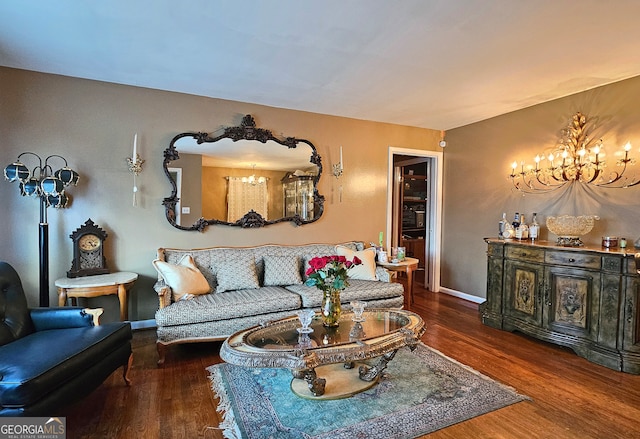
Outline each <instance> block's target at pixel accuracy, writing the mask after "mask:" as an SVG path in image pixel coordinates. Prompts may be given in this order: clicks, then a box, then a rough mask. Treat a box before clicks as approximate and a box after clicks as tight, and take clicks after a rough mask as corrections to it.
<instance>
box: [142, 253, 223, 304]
mask: <svg viewBox="0 0 640 439" xmlns="http://www.w3.org/2000/svg"><path fill="white" fill-rule="evenodd" d="M153 266H154V267H155V269H156V270H157V271H158V273H160V276H162V278H163V279H164V282H165V283H166V284H167V285H168V286H169V287H171V294H172V296H173V301H174V302H177V301H178V300H184V299H191V298H192V297H193V296H194V295H196V294H207V293H208V292H209V291H210V290H211V288H210V287H209V283H208V282H207V279H205V277H204V275H203V274H202V273H201V272H200V270H198V267H197V266H196V263H195V261H194V260H193V257H192V256H191V255H184V256H183V257H182V259H180V261H178V263H177V264H171V263H169V262H165V261H161V260H160V259H156V260H155V261H153Z"/></svg>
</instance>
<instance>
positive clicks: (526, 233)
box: [520, 214, 529, 239]
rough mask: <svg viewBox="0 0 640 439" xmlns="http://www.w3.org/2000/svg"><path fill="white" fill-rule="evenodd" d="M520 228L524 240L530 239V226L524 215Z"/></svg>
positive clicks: (521, 216) (521, 217)
mask: <svg viewBox="0 0 640 439" xmlns="http://www.w3.org/2000/svg"><path fill="white" fill-rule="evenodd" d="M520 228H521V229H522V232H521V234H522V239H529V226H528V225H527V221H526V220H525V219H524V214H522V215H520Z"/></svg>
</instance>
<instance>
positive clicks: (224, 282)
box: [211, 257, 260, 293]
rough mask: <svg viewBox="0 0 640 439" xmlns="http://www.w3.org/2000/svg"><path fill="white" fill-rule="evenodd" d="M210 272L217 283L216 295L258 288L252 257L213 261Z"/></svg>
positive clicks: (256, 273)
mask: <svg viewBox="0 0 640 439" xmlns="http://www.w3.org/2000/svg"><path fill="white" fill-rule="evenodd" d="M211 271H213V273H214V274H215V275H216V280H217V281H218V286H217V287H216V293H223V292H225V291H233V290H246V289H252V288H260V282H259V281H258V272H257V271H256V263H255V261H254V259H253V257H248V258H233V259H225V260H219V261H213V262H212V263H211Z"/></svg>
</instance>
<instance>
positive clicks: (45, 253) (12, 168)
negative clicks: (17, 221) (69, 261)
mask: <svg viewBox="0 0 640 439" xmlns="http://www.w3.org/2000/svg"><path fill="white" fill-rule="evenodd" d="M25 155H27V156H33V157H35V158H37V159H38V164H37V165H36V166H34V167H33V169H32V170H29V168H27V167H26V166H25V165H24V164H23V163H22V162H21V161H20V158H21V157H22V156H25ZM53 159H58V160H61V161H62V162H63V163H64V166H63V167H62V168H60V169H58V170H57V171H55V172H53V168H52V167H51V165H50V164H49V161H50V160H53ZM4 178H5V179H7V180H9V182H14V181H19V182H20V195H22V196H32V197H35V198H38V199H39V200H40V242H39V244H40V245H39V246H40V306H42V307H47V306H49V224H48V223H47V207H49V206H53V207H56V208H59V209H64V208H65V207H67V204H68V203H69V197H68V196H67V194H66V193H65V191H64V188H66V187H67V186H69V185H71V184H73V185H74V186H76V185H77V184H78V180H79V178H80V175H78V173H77V172H76V171H74V170H73V169H71V168H69V165H68V164H67V160H66V159H65V158H64V157H62V156H59V155H56V154H53V155H50V156H48V157H47V158H45V159H44V164H43V161H42V158H40V156H39V155H38V154H35V153H33V152H23V153H22V154H20V155H19V156H18V160H17V161H15V162H13V163H11V164H10V165H8V166H7V167H6V168H4Z"/></svg>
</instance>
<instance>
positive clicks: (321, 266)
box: [305, 255, 362, 326]
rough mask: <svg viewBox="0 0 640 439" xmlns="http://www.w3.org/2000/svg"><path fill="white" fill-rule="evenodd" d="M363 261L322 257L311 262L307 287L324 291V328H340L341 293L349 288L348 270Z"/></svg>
mask: <svg viewBox="0 0 640 439" xmlns="http://www.w3.org/2000/svg"><path fill="white" fill-rule="evenodd" d="M361 263H362V261H361V260H360V259H359V258H358V257H354V258H353V260H352V261H349V260H347V258H346V257H344V256H337V255H332V256H320V257H315V258H312V259H311V260H310V261H309V268H308V269H307V271H306V275H307V280H306V281H305V285H307V286H310V287H316V288H318V289H320V290H322V292H323V295H322V320H323V324H324V326H338V323H339V320H340V311H341V309H340V291H341V290H344V289H345V288H346V287H348V286H349V282H348V281H347V270H348V269H349V268H351V267H353V266H354V265H360V264H361Z"/></svg>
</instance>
